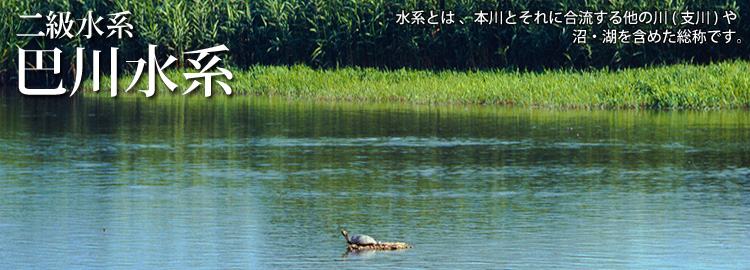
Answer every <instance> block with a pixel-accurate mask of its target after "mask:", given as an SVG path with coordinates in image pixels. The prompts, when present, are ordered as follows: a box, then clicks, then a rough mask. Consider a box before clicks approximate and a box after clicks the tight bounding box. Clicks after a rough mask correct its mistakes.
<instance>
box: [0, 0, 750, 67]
mask: <svg viewBox="0 0 750 270" xmlns="http://www.w3.org/2000/svg"><path fill="white" fill-rule="evenodd" d="M90 10H91V11H93V12H94V14H96V15H99V16H106V14H108V13H113V12H120V11H123V10H129V11H131V12H132V13H133V15H131V19H130V23H131V24H132V25H133V26H134V27H135V29H134V31H133V32H134V34H135V37H133V38H129V39H128V38H126V39H123V40H117V39H112V38H110V39H106V38H93V39H86V38H82V37H80V36H79V37H76V38H74V39H63V40H50V39H44V38H22V37H17V36H16V34H18V33H30V32H31V31H38V30H39V29H40V28H41V29H44V27H45V26H44V21H43V20H42V21H34V20H23V19H20V18H19V15H22V14H33V13H37V12H38V13H41V14H47V13H48V12H49V11H70V12H71V14H72V16H73V17H75V18H76V19H80V18H82V17H83V16H84V15H85V14H86V12H88V11H90ZM414 10H424V11H425V12H429V11H437V12H440V11H452V12H453V13H454V14H456V19H463V20H465V21H466V23H464V24H460V23H454V24H451V25H400V24H397V22H396V18H397V14H399V13H400V12H402V11H405V12H409V11H414ZM494 10H499V11H502V10H511V11H516V12H519V11H523V10H530V11H536V10H540V11H563V12H565V11H568V10H574V11H581V10H588V11H612V10H618V11H622V12H624V11H656V10H659V11H667V12H669V13H670V14H671V13H672V12H675V11H677V12H680V11H686V10H691V11H698V10H710V11H718V12H723V11H725V10H733V11H736V12H737V14H739V21H737V23H735V24H732V25H729V26H727V25H725V24H726V23H725V22H724V21H723V20H719V21H718V23H719V24H718V25H715V26H714V25H711V26H695V27H693V28H704V29H721V30H726V29H732V30H735V31H736V32H737V34H736V35H738V36H739V37H740V38H746V37H747V35H748V34H750V24H748V23H745V22H744V21H745V19H746V18H748V15H750V6H748V4H747V3H746V2H744V1H729V0H704V1H687V0H670V1H622V0H564V1H524V0H511V1H469V0H402V1H385V0H304V1H303V0H258V1H239V0H208V1H184V0H166V1H143V0H110V1H82V0H80V1H75V0H69V1H33V0H10V1H0V13H2V17H1V19H0V20H2V21H1V22H0V28H2V29H0V40H3V41H4V42H3V44H2V47H0V54H2V56H3V57H2V59H0V61H1V62H0V70H2V71H3V72H4V73H5V75H6V77H7V76H8V75H9V74H14V73H15V72H17V70H16V69H17V68H16V67H17V66H16V65H17V64H16V61H17V49H16V48H17V47H19V46H20V47H26V48H38V47H45V48H51V47H53V46H59V47H60V49H62V50H63V55H64V57H65V60H64V61H63V62H64V63H66V64H64V65H63V66H73V63H75V62H74V61H75V59H74V58H75V47H76V46H82V47H85V48H86V49H87V50H88V51H90V50H93V49H99V50H105V51H106V50H107V49H108V48H109V47H112V46H116V47H119V48H120V53H121V57H120V58H123V59H121V60H120V63H121V65H123V68H126V69H127V68H128V67H124V66H125V65H130V66H129V68H130V69H132V64H128V63H126V62H125V61H128V60H137V58H140V57H143V58H145V57H146V55H147V45H148V44H155V45H158V49H159V57H160V58H162V57H166V55H173V56H176V57H178V58H180V60H182V59H183V56H182V55H181V53H182V52H185V51H189V50H194V49H201V48H206V47H210V46H213V45H217V44H225V45H226V46H228V47H229V50H230V52H229V53H228V55H227V56H226V59H227V61H228V64H229V65H232V66H236V67H240V68H246V67H249V66H252V65H256V64H263V65H293V64H306V65H309V66H312V67H323V68H329V67H339V66H360V67H377V68H401V67H410V68H417V69H459V70H464V69H486V68H510V69H521V70H524V69H529V70H542V69H555V68H561V67H563V68H579V69H580V68H590V67H593V68H602V67H608V68H614V69H618V68H622V67H636V66H644V65H653V64H661V63H668V64H670V63H677V62H694V63H706V62H714V61H720V60H724V59H729V58H747V56H748V52H749V51H750V40H748V41H746V42H742V43H740V44H737V43H731V44H703V45H684V44H659V45H653V44H648V45H636V44H602V43H601V42H600V41H590V42H588V43H587V44H574V43H573V36H572V31H573V30H574V29H585V30H588V32H589V34H596V33H601V32H602V31H603V30H604V29H611V28H616V29H630V30H633V28H632V26H619V27H616V26H613V25H611V24H606V23H605V24H602V25H592V26H585V27H584V26H569V25H564V24H550V25H544V26H540V25H534V24H531V25H523V24H518V25H513V26H509V25H486V24H485V25H479V24H477V23H472V22H471V20H472V18H475V17H476V16H475V13H476V12H480V11H494ZM78 23H79V21H76V24H78ZM628 27H631V28H628ZM637 27H638V28H639V29H643V30H644V31H648V30H650V29H659V28H660V27H661V28H664V27H666V26H663V25H639V26H637ZM670 27H672V26H670ZM32 29H33V30H32ZM76 29H77V27H76ZM675 29H676V28H675ZM125 56H129V57H131V58H134V59H129V58H128V57H125ZM104 58H106V57H104ZM125 58H128V59H125ZM67 63H69V64H67ZM103 66H106V65H105V64H103ZM180 66H185V64H184V63H183V61H180Z"/></svg>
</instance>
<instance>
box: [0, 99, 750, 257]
mask: <svg viewBox="0 0 750 270" xmlns="http://www.w3.org/2000/svg"><path fill="white" fill-rule="evenodd" d="M0 127H2V128H1V129H0V200H2V203H0V261H2V266H0V268H3V269H5V268H8V269H29V268H41V269H60V268H65V269H87V268H91V269H99V268H114V269H116V268H129V269H133V268H137V269H160V268H166V269H200V268H206V269H224V268H244V269H330V268H336V269H347V268H348V269H360V268H373V269H374V268H380V269H412V268H430V269H463V268H468V269H549V268H563V269H631V268H635V269H690V268H695V269H706V268H708V269H716V268H723V269H747V268H749V267H750V256H748V254H750V144H749V143H748V142H749V141H750V112H748V111H708V112H703V111H664V112H655V111H577V110H571V111H556V110H538V109H526V108H504V107H473V106H471V107H464V106H418V105H406V104H377V103H330V102H329V103H321V102H299V101H283V100H274V99H267V98H261V97H233V98H211V99H205V98H186V99H185V98H179V97H176V98H170V97H166V98H160V99H145V98H142V99H126V98H117V99H110V98H102V99H75V98H67V99H38V98H37V99H33V98H9V97H5V98H0ZM105 229H106V231H105ZM342 229H346V230H348V231H350V233H366V234H369V235H371V236H373V237H375V238H376V239H377V240H380V241H404V242H408V243H410V244H412V245H413V246H414V249H411V250H405V251H398V252H376V253H365V254H345V246H346V243H345V240H344V238H343V237H342V236H341V235H340V233H339V232H340V230H342Z"/></svg>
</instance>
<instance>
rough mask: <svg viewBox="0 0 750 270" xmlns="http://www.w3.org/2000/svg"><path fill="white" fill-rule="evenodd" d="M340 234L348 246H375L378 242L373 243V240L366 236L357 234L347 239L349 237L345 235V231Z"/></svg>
mask: <svg viewBox="0 0 750 270" xmlns="http://www.w3.org/2000/svg"><path fill="white" fill-rule="evenodd" d="M341 234H343V235H344V237H346V242H347V243H349V244H350V245H352V244H354V245H358V246H373V245H375V244H377V243H378V242H376V241H375V239H374V238H372V237H369V236H367V235H362V234H357V235H352V237H349V235H348V234H347V233H346V231H341Z"/></svg>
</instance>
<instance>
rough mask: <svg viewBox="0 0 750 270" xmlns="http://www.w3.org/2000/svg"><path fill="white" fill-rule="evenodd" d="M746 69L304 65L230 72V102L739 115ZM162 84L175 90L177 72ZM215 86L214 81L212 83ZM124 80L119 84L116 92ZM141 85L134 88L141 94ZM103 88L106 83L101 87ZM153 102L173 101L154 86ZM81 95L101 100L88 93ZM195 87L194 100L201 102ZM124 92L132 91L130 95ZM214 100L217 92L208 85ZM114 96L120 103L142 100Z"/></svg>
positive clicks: (749, 86)
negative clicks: (266, 99)
mask: <svg viewBox="0 0 750 270" xmlns="http://www.w3.org/2000/svg"><path fill="white" fill-rule="evenodd" d="M748 74H750V62H747V61H726V62H721V63H714V64H709V65H690V64H677V65H671V66H658V67H645V68H633V69H622V70H618V71H609V70H607V69H603V70H596V71H570V70H549V71H544V72H517V71H506V70H484V71H426V70H413V69H398V70H393V71H383V70H380V69H374V68H359V67H352V68H339V69H325V70H322V69H312V68H310V67H308V66H303V65H294V66H252V67H250V68H249V69H247V70H245V71H238V72H235V74H234V76H235V78H234V80H233V81H231V82H230V85H231V86H232V88H233V89H234V91H235V94H234V95H238V94H239V95H241V94H250V95H265V96H277V97H283V98H291V99H316V100H368V101H404V102H413V103H438V104H455V103H458V104H503V105H518V106H538V107H549V108H661V109H665V108H690V109H706V108H746V107H747V106H748V105H749V103H750V76H747V75H748ZM168 76H169V77H171V78H173V81H174V82H175V83H177V84H178V85H180V86H181V87H187V86H188V85H190V83H188V82H186V81H184V78H183V76H182V72H181V71H180V70H173V71H171V72H169V74H168ZM217 79H219V80H221V79H222V78H217ZM130 80H132V79H131V78H123V79H121V80H120V82H119V84H120V88H121V89H124V88H125V87H127V86H128V85H129V84H130ZM147 81H148V79H147V78H142V79H141V81H140V84H139V85H137V86H136V87H135V88H136V89H144V88H145V84H146V82H147ZM102 85H103V87H104V88H108V87H106V86H108V85H109V81H108V78H105V79H104V80H103V82H102ZM157 85H159V87H160V88H159V89H158V90H157V94H156V95H179V94H181V92H180V91H183V90H182V89H178V90H177V91H176V92H175V93H171V92H169V90H167V89H166V88H165V87H164V86H163V84H161V83H158V84H157ZM85 88H86V89H88V90H86V91H85V93H84V94H85V95H107V96H109V93H108V91H104V92H105V93H92V92H90V89H91V84H90V82H88V83H87V84H86V85H85ZM202 89H203V88H202V87H200V88H199V89H197V90H196V91H195V92H196V93H195V94H196V95H202ZM131 91H132V90H131ZM213 91H214V95H224V94H223V93H220V89H219V88H218V85H214V86H213ZM134 93H135V94H121V95H122V96H124V97H132V96H143V94H138V93H137V92H134Z"/></svg>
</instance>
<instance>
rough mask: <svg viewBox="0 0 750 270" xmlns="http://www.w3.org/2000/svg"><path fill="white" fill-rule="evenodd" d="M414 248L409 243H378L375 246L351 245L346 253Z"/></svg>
mask: <svg viewBox="0 0 750 270" xmlns="http://www.w3.org/2000/svg"><path fill="white" fill-rule="evenodd" d="M409 248H413V247H412V246H410V245H409V244H407V243H403V242H378V243H377V244H374V245H363V246H360V245H357V244H350V245H348V246H346V251H349V252H357V251H364V250H378V251H380V250H399V249H409Z"/></svg>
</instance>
